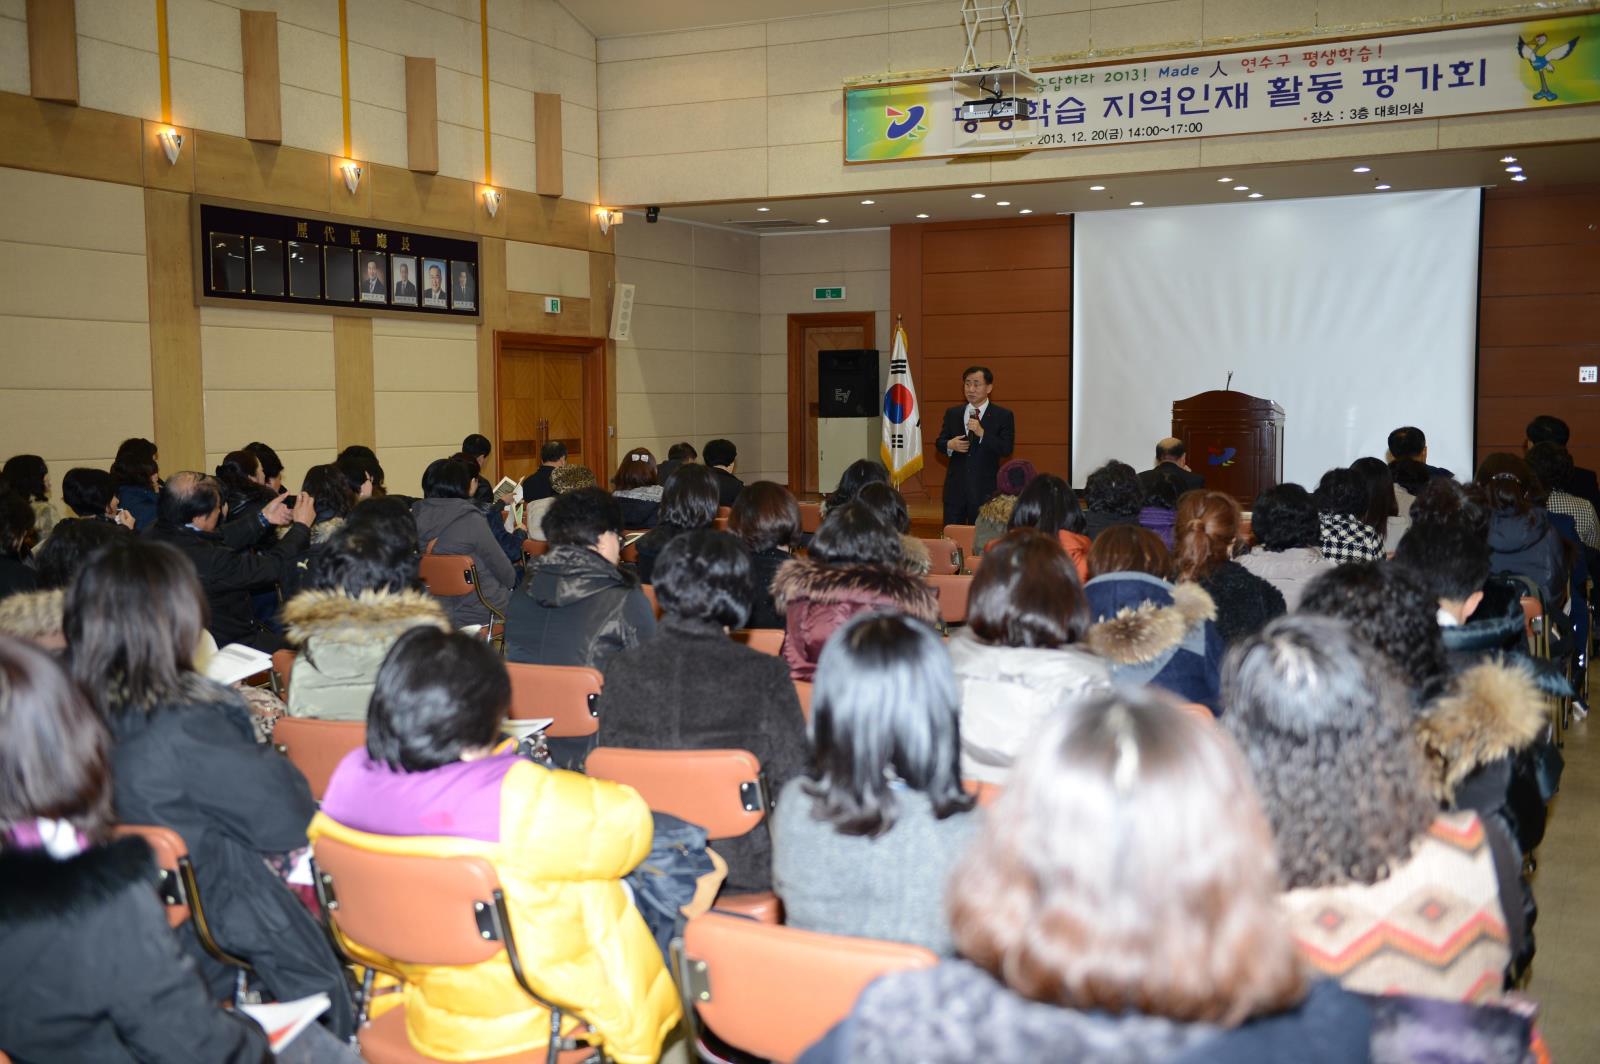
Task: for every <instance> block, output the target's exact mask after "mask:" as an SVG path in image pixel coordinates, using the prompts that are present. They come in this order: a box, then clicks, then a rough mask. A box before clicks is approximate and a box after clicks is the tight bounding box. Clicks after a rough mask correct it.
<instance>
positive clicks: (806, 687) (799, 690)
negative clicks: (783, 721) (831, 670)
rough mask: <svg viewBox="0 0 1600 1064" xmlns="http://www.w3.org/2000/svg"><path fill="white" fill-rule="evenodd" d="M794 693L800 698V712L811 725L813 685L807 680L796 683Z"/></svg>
mask: <svg viewBox="0 0 1600 1064" xmlns="http://www.w3.org/2000/svg"><path fill="white" fill-rule="evenodd" d="M794 693H795V694H796V695H798V696H799V698H800V712H801V714H803V715H804V716H805V718H806V723H807V724H810V723H811V684H810V683H808V682H807V681H805V680H796V681H795V682H794Z"/></svg>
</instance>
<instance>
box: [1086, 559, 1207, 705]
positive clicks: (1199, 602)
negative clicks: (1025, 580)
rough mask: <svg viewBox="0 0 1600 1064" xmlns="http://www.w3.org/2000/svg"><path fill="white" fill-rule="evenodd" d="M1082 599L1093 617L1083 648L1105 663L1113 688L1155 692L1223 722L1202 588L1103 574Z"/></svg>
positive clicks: (1141, 576)
mask: <svg viewBox="0 0 1600 1064" xmlns="http://www.w3.org/2000/svg"><path fill="white" fill-rule="evenodd" d="M1084 593H1085V594H1086V595H1088V597H1089V609H1090V611H1091V612H1092V613H1093V614H1094V626H1093V627H1092V628H1090V629H1089V648H1090V649H1091V650H1093V651H1094V652H1095V653H1097V654H1099V655H1100V656H1101V657H1103V658H1105V659H1106V660H1107V661H1108V662H1110V663H1111V679H1112V681H1113V682H1115V683H1117V684H1119V685H1124V686H1144V685H1147V684H1148V685H1150V686H1153V687H1160V688H1163V689H1165V690H1168V691H1171V692H1172V693H1173V694H1175V695H1177V696H1178V697H1180V698H1183V699H1185V700H1187V701H1190V702H1198V703H1200V704H1201V705H1203V706H1206V707H1207V708H1209V709H1210V710H1211V712H1212V713H1215V714H1216V715H1218V716H1221V715H1222V652H1223V643H1222V636H1221V635H1220V634H1219V633H1218V631H1217V626H1216V623H1215V622H1216V616H1217V608H1216V605H1215V603H1213V602H1212V601H1211V596H1210V595H1208V594H1207V593H1206V592H1205V590H1204V589H1203V588H1201V587H1199V586H1198V585H1196V584H1178V585H1177V586H1176V587H1174V586H1173V585H1172V584H1169V583H1167V582H1166V581H1165V580H1162V579H1161V578H1160V577H1155V576H1151V575H1149V574H1148V573H1107V574H1105V575H1104V576H1097V577H1095V578H1094V579H1092V580H1090V581H1089V582H1088V583H1087V584H1085V585H1084Z"/></svg>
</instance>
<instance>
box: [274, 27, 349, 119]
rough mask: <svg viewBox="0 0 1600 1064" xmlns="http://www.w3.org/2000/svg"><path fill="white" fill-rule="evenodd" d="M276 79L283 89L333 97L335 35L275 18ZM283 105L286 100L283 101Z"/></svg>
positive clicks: (335, 86) (336, 68)
mask: <svg viewBox="0 0 1600 1064" xmlns="http://www.w3.org/2000/svg"><path fill="white" fill-rule="evenodd" d="M278 78H279V80H280V81H282V82H283V84H284V85H285V86H289V85H294V86H296V87H297V88H302V89H310V90H312V91H313V92H321V93H328V94H332V95H337V94H338V92H339V36H338V33H337V31H335V32H334V33H332V34H328V33H321V32H319V31H317V30H313V29H306V28H305V27H304V26H298V25H296V24H294V23H293V22H290V21H289V20H287V19H286V18H283V17H280V18H279V19H278ZM284 102H285V105H287V103H288V101H287V98H285V101H284Z"/></svg>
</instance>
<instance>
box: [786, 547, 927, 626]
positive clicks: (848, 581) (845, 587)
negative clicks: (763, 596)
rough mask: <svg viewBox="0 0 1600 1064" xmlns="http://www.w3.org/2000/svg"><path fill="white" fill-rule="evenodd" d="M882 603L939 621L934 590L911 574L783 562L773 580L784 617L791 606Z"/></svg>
mask: <svg viewBox="0 0 1600 1064" xmlns="http://www.w3.org/2000/svg"><path fill="white" fill-rule="evenodd" d="M800 599H807V600H810V601H812V602H818V603H824V602H826V603H831V602H849V603H860V602H880V601H883V600H885V599H887V600H888V601H890V602H892V603H893V604H894V606H895V607H896V608H897V609H901V610H904V611H905V612H906V613H908V614H910V615H911V616H913V617H916V618H917V619H918V620H923V621H927V622H929V623H930V624H932V623H935V622H937V621H938V619H939V599H938V597H937V596H936V595H935V594H934V593H933V588H931V587H929V586H928V585H927V584H925V583H924V582H923V581H921V580H919V579H918V578H916V577H914V576H912V575H910V574H909V573H903V572H896V571H894V570H889V569H877V568H873V567H871V566H842V567H835V566H831V565H819V564H818V563H816V562H814V561H812V560H811V559H809V558H795V559H794V560H792V561H787V562H784V563H783V565H782V566H780V567H779V569H778V575H777V576H775V577H773V579H772V601H773V604H774V605H776V606H777V608H778V611H779V612H780V613H781V612H783V611H784V610H786V609H788V608H789V604H790V603H791V602H795V601H798V600H800Z"/></svg>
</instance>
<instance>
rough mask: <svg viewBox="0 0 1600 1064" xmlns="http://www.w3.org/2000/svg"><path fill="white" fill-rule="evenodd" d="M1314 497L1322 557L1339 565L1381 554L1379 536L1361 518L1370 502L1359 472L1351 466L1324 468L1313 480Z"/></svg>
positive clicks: (1365, 559) (1365, 485)
mask: <svg viewBox="0 0 1600 1064" xmlns="http://www.w3.org/2000/svg"><path fill="white" fill-rule="evenodd" d="M1315 497H1316V500H1317V521H1318V524H1319V526H1320V529H1321V533H1322V543H1321V547H1322V555H1323V557H1325V558H1328V559H1330V560H1331V561H1333V562H1334V563H1335V564H1339V565H1342V564H1343V563H1345V562H1370V561H1377V560H1378V559H1380V558H1382V557H1383V536H1381V535H1379V534H1378V530H1377V529H1375V528H1373V527H1372V526H1371V525H1369V524H1367V522H1366V521H1365V520H1363V518H1364V517H1365V516H1366V514H1367V511H1368V509H1369V508H1370V507H1371V505H1372V495H1371V493H1370V492H1369V491H1368V490H1367V482H1366V481H1365V480H1363V479H1362V477H1361V474H1360V473H1357V472H1356V471H1354V470H1352V469H1330V470H1328V471H1327V472H1326V473H1324V474H1322V479H1321V480H1320V481H1319V482H1318V483H1317V490H1316V493H1315Z"/></svg>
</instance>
